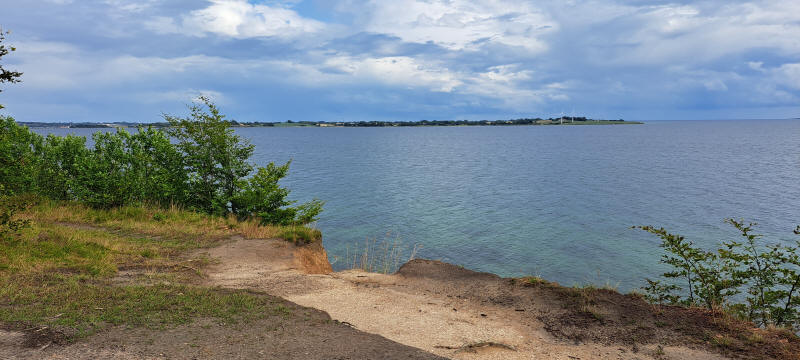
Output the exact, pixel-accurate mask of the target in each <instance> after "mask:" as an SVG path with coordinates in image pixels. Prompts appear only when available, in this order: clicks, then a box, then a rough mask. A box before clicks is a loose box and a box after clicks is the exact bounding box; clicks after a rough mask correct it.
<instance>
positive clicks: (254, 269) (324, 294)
mask: <svg viewBox="0 0 800 360" xmlns="http://www.w3.org/2000/svg"><path fill="white" fill-rule="evenodd" d="M208 253H209V255H211V256H212V257H215V258H218V259H219V260H220V262H219V264H217V265H214V266H212V267H211V268H210V270H209V280H208V281H209V283H210V284H213V285H220V286H225V287H233V288H250V289H255V290H262V291H265V292H267V293H269V294H272V295H276V296H280V297H283V298H285V299H287V300H289V301H292V302H295V303H297V304H299V305H302V306H308V307H312V308H316V309H319V310H322V311H325V312H327V313H329V314H330V315H331V317H332V318H333V319H335V320H339V321H341V322H346V323H349V324H352V326H353V327H355V328H357V329H359V330H362V331H366V332H369V333H374V334H378V335H381V336H384V337H386V338H388V339H390V340H393V341H396V342H398V343H401V344H405V345H409V346H413V347H416V348H420V349H422V350H425V351H428V352H431V353H434V354H437V355H441V356H445V357H449V358H454V359H651V358H659V359H687V358H692V359H723V357H721V356H719V355H716V354H710V353H706V352H701V351H696V350H691V349H688V348H683V347H664V348H663V349H662V350H659V351H656V347H655V346H643V347H640V348H638V349H633V348H629V347H624V346H606V345H601V344H594V343H582V344H573V343H568V342H565V341H561V340H558V339H555V338H554V337H552V336H551V335H550V334H549V333H548V332H547V331H545V329H544V326H543V324H541V323H540V322H539V321H537V320H534V319H532V317H531V316H527V317H521V316H520V315H519V313H518V311H523V310H522V309H509V308H508V307H504V306H499V305H496V304H491V303H482V302H477V301H474V300H472V299H470V298H468V297H464V296H460V295H458V292H448V291H447V290H446V289H447V288H448V287H453V286H454V285H453V283H454V282H453V281H451V279H448V278H446V276H445V278H439V279H436V278H432V279H422V280H420V279H419V278H409V277H408V276H403V275H382V274H373V273H366V272H362V271H344V272H337V273H331V274H327V275H309V274H305V273H304V272H303V271H302V269H303V265H302V262H301V261H298V259H297V258H296V256H295V253H296V248H295V247H294V246H293V245H291V244H288V243H286V242H284V241H281V240H244V239H239V240H237V241H235V242H232V243H228V244H226V245H224V246H222V247H219V248H214V249H210V250H208ZM468 284H469V281H466V282H464V283H463V286H469V285H468ZM457 286H461V289H460V291H463V290H464V289H463V286H462V285H457ZM440 289H443V290H441V291H439V290H440ZM470 345H473V346H470ZM634 350H635V351H634Z"/></svg>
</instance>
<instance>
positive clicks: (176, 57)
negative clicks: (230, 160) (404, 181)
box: [0, 0, 800, 122]
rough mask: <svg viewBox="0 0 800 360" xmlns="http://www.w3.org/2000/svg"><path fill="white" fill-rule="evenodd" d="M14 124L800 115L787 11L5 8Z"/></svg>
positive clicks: (796, 40)
mask: <svg viewBox="0 0 800 360" xmlns="http://www.w3.org/2000/svg"><path fill="white" fill-rule="evenodd" d="M0 9H2V12H0V26H2V27H3V29H5V30H11V31H12V34H11V35H10V36H9V38H8V39H7V41H8V42H9V43H10V44H12V45H15V46H16V47H17V48H18V51H17V52H15V53H13V54H12V55H9V56H6V57H5V58H3V60H2V61H3V63H4V64H5V65H6V68H10V69H14V70H19V71H23V72H24V76H23V82H22V83H20V84H14V85H8V84H4V85H2V89H3V90H4V91H3V92H2V93H0V103H3V104H5V105H6V107H7V109H5V110H3V111H4V112H5V113H6V114H11V115H13V116H15V117H16V118H17V120H19V121H144V122H149V121H158V120H160V114H161V113H163V112H166V113H172V114H182V113H184V109H185V107H184V104H186V103H187V102H190V101H191V100H192V99H193V98H194V97H196V96H197V95H198V94H205V95H208V96H210V97H212V98H213V99H214V100H215V101H216V102H217V103H218V104H219V105H220V107H221V108H222V110H223V112H225V113H227V114H229V115H230V117H232V118H235V119H237V120H240V121H285V120H288V119H291V120H296V121H299V120H311V121H317V120H326V121H349V120H420V119H505V118H512V117H514V118H516V117H523V116H531V117H535V116H542V117H549V116H558V115H559V114H560V113H562V112H564V113H567V114H570V113H573V112H574V113H575V114H582V115H588V116H590V117H595V118H625V119H645V120H647V119H721V118H789V117H792V118H794V117H800V1H796V0H765V1H738V0H708V1H681V0H676V1H660V0H628V1H623V0H616V1H614V0H587V1H582V0H536V1H524V0H484V1H477V0H283V1H281V0H273V1H265V0H261V1H255V0H250V1H246V0H208V1H204V0H25V1H20V0H0Z"/></svg>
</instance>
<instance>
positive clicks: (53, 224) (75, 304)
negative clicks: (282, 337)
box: [0, 199, 321, 337]
mask: <svg viewBox="0 0 800 360" xmlns="http://www.w3.org/2000/svg"><path fill="white" fill-rule="evenodd" d="M30 200H31V199H28V203H33V205H32V206H30V207H29V208H28V209H27V210H24V211H21V212H18V213H17V214H15V215H14V216H13V217H14V218H16V219H27V220H31V222H30V224H29V225H28V226H26V227H24V228H22V229H19V230H13V231H12V230H4V232H0V323H3V324H11V325H14V324H19V325H20V326H42V325H45V326H50V327H56V328H61V329H64V328H66V329H72V331H66V333H68V334H71V335H70V336H77V337H80V336H85V335H89V334H92V333H94V332H97V331H99V330H101V329H103V328H104V327H107V326H111V325H128V326H145V327H148V328H164V327H168V326H174V325H180V324H184V323H187V322H190V321H192V319H196V318H215V319H219V320H220V322H224V323H237V322H240V321H250V320H253V319H260V318H264V317H265V316H284V317H285V316H289V315H291V308H290V307H287V306H285V305H284V304H283V303H282V302H280V301H279V300H278V299H276V298H273V297H270V296H268V295H264V294H258V293H253V292H248V291H238V290H226V289H221V288H208V287H201V286H194V285H192V284H191V283H192V282H191V281H190V279H192V277H191V276H190V277H187V276H186V271H185V270H186V269H190V270H193V273H199V270H198V269H202V267H203V266H205V265H207V264H209V263H211V262H212V260H213V259H209V258H203V257H197V256H195V257H191V258H190V257H187V254H189V251H190V250H192V249H197V248H203V247H209V246H213V245H215V244H218V243H219V242H220V241H224V240H225V239H228V238H230V237H231V236H233V235H237V234H238V235H242V236H244V237H248V238H262V237H263V238H269V237H276V236H280V237H285V238H286V239H287V240H289V241H292V242H295V243H297V244H306V243H311V242H314V241H319V240H320V239H321V234H320V232H319V231H318V230H315V229H309V228H306V227H302V226H295V227H262V226H258V225H257V224H256V223H252V222H238V221H236V220H235V219H228V218H219V217H212V216H208V215H204V214H197V213H193V212H189V211H184V210H181V209H177V208H171V209H161V208H150V207H146V206H141V207H121V208H118V209H111V210H97V209H92V208H89V207H86V206H83V205H80V204H75V203H63V202H55V201H50V200H42V199H33V200H35V201H30ZM20 201H21V200H20ZM120 268H125V269H140V270H141V271H142V274H147V275H146V276H144V275H142V276H143V277H141V279H144V280H146V281H139V280H138V279H140V278H137V277H134V278H133V280H131V279H130V278H125V279H122V278H115V276H116V275H117V273H118V269H120ZM192 276H195V275H192ZM195 279H196V277H195Z"/></svg>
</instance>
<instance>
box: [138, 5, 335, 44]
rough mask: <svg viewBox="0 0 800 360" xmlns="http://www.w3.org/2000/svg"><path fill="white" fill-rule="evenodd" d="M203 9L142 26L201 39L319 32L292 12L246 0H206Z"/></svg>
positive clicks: (317, 26)
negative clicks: (215, 35)
mask: <svg viewBox="0 0 800 360" xmlns="http://www.w3.org/2000/svg"><path fill="white" fill-rule="evenodd" d="M210 3H211V4H210V5H209V6H208V7H206V8H203V9H199V10H194V11H192V12H190V13H189V14H188V15H185V16H183V17H182V18H181V19H180V20H178V21H176V20H175V19H172V18H168V17H163V16H157V17H153V18H151V19H149V20H147V21H145V26H146V27H147V28H149V29H151V30H153V31H156V32H158V33H183V34H186V35H192V36H204V35H205V34H207V33H212V34H217V35H222V36H228V37H232V38H237V39H242V38H253V37H280V38H291V37H295V36H298V35H303V34H308V33H315V32H318V31H320V30H322V29H323V28H324V27H325V26H324V24H323V23H321V22H319V21H316V20H313V19H308V18H304V17H302V16H300V15H299V14H297V12H295V11H294V10H291V9H288V8H284V7H280V6H268V5H263V4H251V3H249V2H247V1H246V0H210Z"/></svg>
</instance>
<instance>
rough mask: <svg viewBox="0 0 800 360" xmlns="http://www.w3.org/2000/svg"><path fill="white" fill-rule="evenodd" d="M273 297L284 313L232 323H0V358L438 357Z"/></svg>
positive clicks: (206, 320)
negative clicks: (93, 326) (80, 330)
mask: <svg viewBox="0 0 800 360" xmlns="http://www.w3.org/2000/svg"><path fill="white" fill-rule="evenodd" d="M276 301H280V302H282V305H283V306H285V307H286V309H287V311H286V313H285V314H282V315H276V316H271V317H268V318H266V319H261V320H255V321H251V322H247V323H238V324H225V323H219V322H218V320H213V319H195V321H193V322H192V323H191V324H187V325H181V326H177V327H172V328H167V329H160V330H155V329H147V328H130V329H129V328H126V327H113V328H111V329H108V330H106V331H103V332H101V333H99V334H96V335H94V336H91V337H88V338H85V339H82V340H79V341H77V342H75V343H72V344H71V343H69V342H68V341H67V340H66V339H67V336H65V334H63V333H62V332H60V331H58V330H53V329H47V328H44V329H43V328H28V329H4V330H0V359H111V358H113V359H326V360H327V359H440V358H439V357H437V356H435V355H432V354H429V353H426V352H424V351H422V350H419V349H415V348H412V347H409V346H405V345H402V344H398V343H396V342H393V341H390V340H387V339H385V338H383V337H381V336H379V335H374V334H368V333H365V332H363V331H358V330H356V329H354V328H352V327H351V326H349V325H347V324H343V323H340V322H337V321H334V320H332V319H331V318H330V316H328V314H326V313H324V312H322V311H319V310H315V309H310V308H306V307H302V306H299V305H297V304H294V303H291V302H288V301H285V300H281V299H277V298H276Z"/></svg>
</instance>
